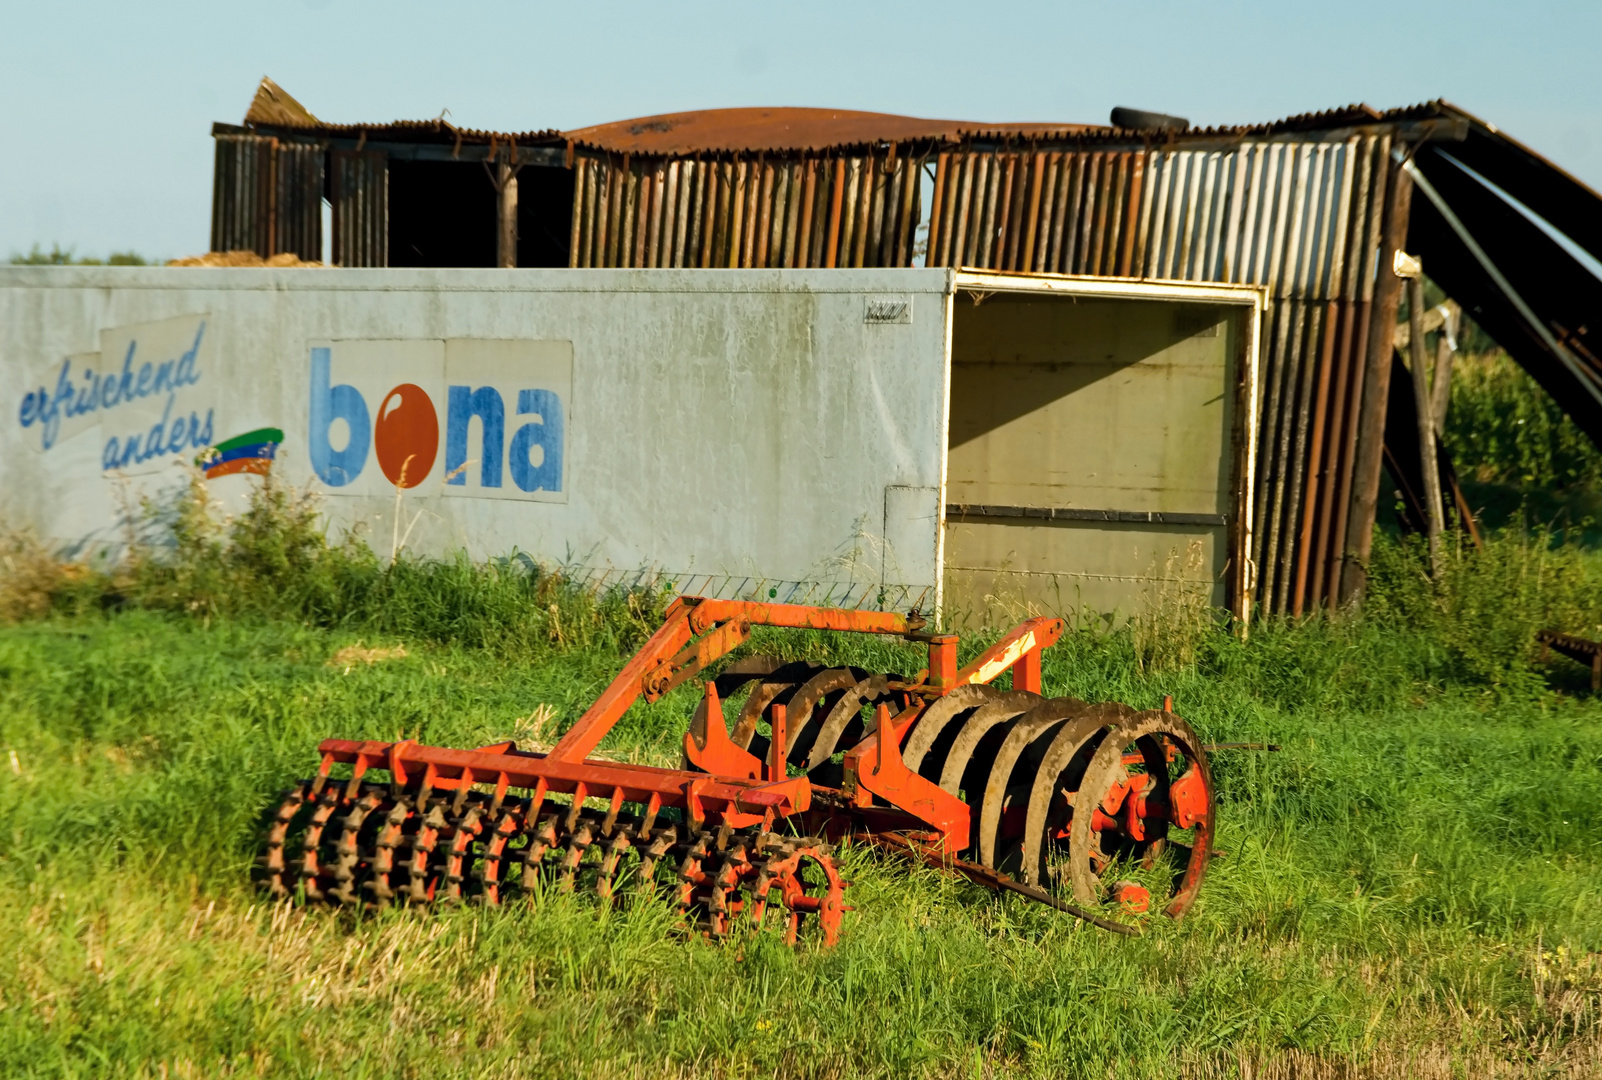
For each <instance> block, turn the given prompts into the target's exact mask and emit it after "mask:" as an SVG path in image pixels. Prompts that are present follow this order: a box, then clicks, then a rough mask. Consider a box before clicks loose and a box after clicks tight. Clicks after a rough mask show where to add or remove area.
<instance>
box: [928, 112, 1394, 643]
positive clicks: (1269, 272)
mask: <svg viewBox="0 0 1602 1080" xmlns="http://www.w3.org/2000/svg"><path fill="white" fill-rule="evenodd" d="M1389 150H1390V137H1389V136H1388V135H1366V136H1354V137H1352V138H1350V139H1347V140H1346V141H1343V142H1327V141H1315V140H1308V141H1301V142H1296V141H1265V142H1246V143H1242V144H1240V145H1238V146H1236V147H1233V148H1230V149H1227V150H1130V151H1081V150H1026V151H1019V150H1006V149H1000V150H996V149H992V150H964V151H960V152H957V151H954V152H948V153H943V154H941V155H939V157H938V159H937V166H936V176H935V195H934V202H933V207H932V213H931V221H930V237H929V259H928V262H929V265H932V266H966V267H974V268H982V269H990V270H1010V271H1021V272H1035V273H1063V274H1091V275H1098V276H1116V277H1134V278H1143V279H1164V280H1179V281H1215V282H1225V283H1232V284H1253V285H1264V286H1267V288H1268V291H1269V297H1270V301H1269V310H1268V313H1267V315H1266V317H1265V324H1264V326H1263V340H1264V349H1263V367H1262V370H1261V383H1260V384H1261V386H1262V387H1263V393H1262V397H1261V412H1260V414H1259V416H1258V417H1257V423H1258V437H1259V442H1258V446H1259V454H1258V470H1257V490H1256V492H1255V496H1256V498H1255V505H1256V507H1257V509H1256V515H1257V521H1256V523H1255V527H1254V529H1253V534H1254V545H1255V547H1254V551H1253V553H1252V558H1253V562H1254V563H1255V566H1256V574H1255V579H1256V587H1255V590H1254V591H1255V598H1256V602H1257V603H1258V604H1259V605H1260V606H1261V609H1262V610H1264V611H1266V612H1269V613H1288V614H1300V613H1301V612H1302V611H1304V610H1307V609H1309V608H1312V607H1317V606H1320V605H1323V604H1325V603H1329V604H1333V603H1334V602H1335V599H1336V594H1337V591H1338V587H1339V577H1340V572H1339V570H1340V561H1341V558H1342V555H1343V552H1342V546H1343V543H1342V538H1343V537H1344V535H1345V531H1346V514H1347V506H1348V503H1349V501H1350V495H1351V478H1352V459H1353V454H1354V449H1355V443H1356V433H1357V412H1358V404H1359V400H1360V395H1361V388H1362V382H1363V366H1364V343H1366V341H1367V339H1368V322H1369V309H1370V306H1371V302H1372V300H1373V296H1374V273H1375V268H1376V266H1377V256H1378V249H1379V244H1380V235H1381V233H1380V225H1381V221H1380V218H1381V214H1382V212H1383V209H1384V206H1385V186H1386V182H1387V176H1388V175H1389V170H1388V169H1387V166H1386V162H1387V156H1388V154H1389Z"/></svg>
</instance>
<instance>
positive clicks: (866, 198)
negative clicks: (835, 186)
mask: <svg viewBox="0 0 1602 1080" xmlns="http://www.w3.org/2000/svg"><path fill="white" fill-rule="evenodd" d="M878 171H879V165H878V162H876V161H875V160H874V158H873V154H872V153H869V154H868V155H867V156H866V157H864V158H863V159H862V164H861V166H859V167H858V169H857V182H858V185H859V186H858V188H857V193H856V194H857V205H856V214H855V215H854V216H855V219H856V220H855V221H853V222H852V225H851V229H852V233H851V265H852V266H867V265H868V263H867V256H868V228H869V226H870V224H871V223H872V217H871V214H872V213H873V194H874V180H875V174H877V173H878Z"/></svg>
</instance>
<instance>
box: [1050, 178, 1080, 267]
mask: <svg viewBox="0 0 1602 1080" xmlns="http://www.w3.org/2000/svg"><path fill="white" fill-rule="evenodd" d="M1061 156H1062V163H1061V165H1060V166H1059V167H1058V173H1057V205H1056V207H1055V209H1053V210H1052V214H1051V251H1050V252H1049V254H1048V255H1047V257H1046V271H1047V272H1048V273H1053V274H1060V273H1064V272H1066V271H1065V268H1066V267H1067V265H1068V262H1067V257H1068V248H1067V245H1068V244H1069V243H1072V241H1073V224H1072V222H1071V220H1070V218H1071V217H1072V215H1073V197H1074V194H1075V190H1074V186H1075V184H1076V183H1077V182H1078V180H1077V177H1078V175H1079V163H1080V160H1081V159H1082V158H1083V157H1084V155H1083V154H1079V153H1071V154H1063V155H1061Z"/></svg>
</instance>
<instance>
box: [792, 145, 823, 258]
mask: <svg viewBox="0 0 1602 1080" xmlns="http://www.w3.org/2000/svg"><path fill="white" fill-rule="evenodd" d="M817 197H818V159H817V158H811V157H809V158H807V159H806V160H805V161H803V162H802V163H801V220H800V222H799V224H798V225H797V227H796V250H795V264H796V265H797V266H811V265H812V251H813V247H814V245H813V243H812V218H813V210H814V209H816V206H815V203H816V201H817Z"/></svg>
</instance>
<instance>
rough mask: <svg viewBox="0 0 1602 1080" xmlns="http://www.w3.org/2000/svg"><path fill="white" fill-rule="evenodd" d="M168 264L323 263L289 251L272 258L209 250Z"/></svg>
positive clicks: (291, 264)
mask: <svg viewBox="0 0 1602 1080" xmlns="http://www.w3.org/2000/svg"><path fill="white" fill-rule="evenodd" d="M167 265H168V266H313V267H320V266H323V265H324V264H323V263H320V262H307V261H306V260H304V259H302V258H300V257H299V256H298V255H295V254H293V253H291V252H288V251H281V252H279V253H278V254H277V255H274V256H272V257H271V258H268V259H264V258H262V257H261V256H260V255H257V254H256V253H255V252H254V251H208V252H206V254H204V255H190V256H188V257H186V258H182V259H172V260H170V261H169V262H168V263H167Z"/></svg>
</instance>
